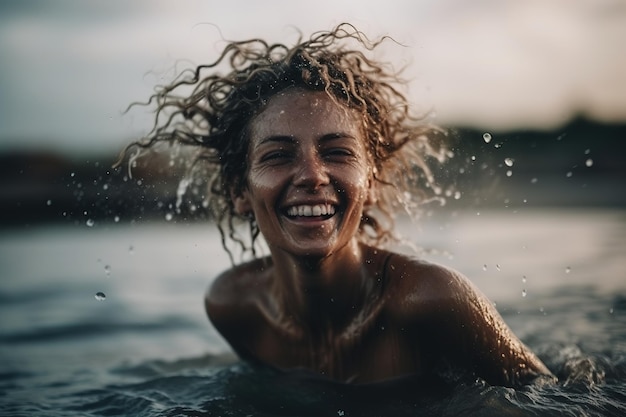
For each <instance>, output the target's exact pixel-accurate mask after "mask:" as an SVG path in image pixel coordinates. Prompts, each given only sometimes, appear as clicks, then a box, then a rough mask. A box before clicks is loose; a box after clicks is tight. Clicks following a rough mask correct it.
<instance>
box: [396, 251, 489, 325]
mask: <svg viewBox="0 0 626 417" xmlns="http://www.w3.org/2000/svg"><path fill="white" fill-rule="evenodd" d="M387 271H388V272H387V273H388V282H389V293H388V296H390V297H391V298H392V299H394V303H392V305H393V306H395V307H396V308H399V309H400V310H399V311H398V312H399V313H403V314H417V313H428V312H431V313H432V312H434V310H441V309H443V308H447V307H448V306H450V305H452V304H454V303H458V302H466V301H467V300H468V299H471V298H481V299H482V298H484V297H483V296H482V294H480V292H479V291H478V290H477V289H476V288H475V287H474V286H473V285H472V283H471V282H470V281H469V279H467V278H466V277H465V276H464V275H462V274H461V273H459V272H458V271H456V270H454V269H452V268H448V267H446V266H443V265H440V264H436V263H431V262H428V261H425V260H422V259H418V258H414V257H409V256H405V255H399V254H394V255H393V256H392V257H391V259H390V261H389V264H388V266H387Z"/></svg>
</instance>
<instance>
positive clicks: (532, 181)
mask: <svg viewBox="0 0 626 417" xmlns="http://www.w3.org/2000/svg"><path fill="white" fill-rule="evenodd" d="M537 181H539V180H538V179H537V178H533V179H531V180H530V183H531V184H537Z"/></svg>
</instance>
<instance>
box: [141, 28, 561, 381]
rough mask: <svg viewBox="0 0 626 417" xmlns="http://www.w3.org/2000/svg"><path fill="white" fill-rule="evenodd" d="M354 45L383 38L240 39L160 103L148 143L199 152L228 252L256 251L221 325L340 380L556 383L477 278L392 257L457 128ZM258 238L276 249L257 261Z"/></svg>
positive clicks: (219, 286)
mask: <svg viewBox="0 0 626 417" xmlns="http://www.w3.org/2000/svg"><path fill="white" fill-rule="evenodd" d="M350 42H353V43H356V44H357V45H358V46H360V47H362V48H361V49H363V48H365V49H366V50H369V49H373V48H375V47H376V46H377V45H378V43H380V42H378V43H370V42H369V41H368V40H367V39H365V38H364V37H363V36H362V34H361V33H359V32H358V31H356V30H354V28H353V27H352V26H350V25H345V24H344V25H340V26H339V27H337V28H336V29H335V30H334V31H331V32H327V33H318V34H315V35H314V36H313V37H312V38H311V39H310V40H308V41H304V42H299V43H298V44H297V45H296V46H294V47H292V48H288V47H287V46H284V45H268V44H266V43H265V42H263V41H261V40H252V41H248V42H240V43H230V44H228V46H227V47H226V48H225V50H224V52H223V54H222V56H221V57H220V58H219V59H218V60H217V61H216V62H215V63H213V64H211V65H208V66H200V67H198V68H197V69H196V71H195V72H194V73H193V75H192V76H191V77H190V78H189V79H182V80H180V81H178V82H177V83H175V84H173V85H171V86H168V87H164V88H163V89H162V90H160V91H158V92H157V93H156V94H155V95H154V96H153V99H155V100H156V101H157V103H158V111H157V121H158V120H159V118H158V115H159V114H167V116H168V117H167V121H166V122H165V123H164V124H162V125H159V123H157V125H156V128H155V130H154V131H153V132H152V133H151V135H150V136H149V137H148V138H147V139H146V141H143V142H141V143H139V145H140V146H144V147H149V146H152V145H154V144H155V143H158V142H163V141H165V142H178V143H183V144H193V145H197V146H198V149H199V150H200V154H199V158H198V163H197V164H196V165H195V167H196V168H198V167H202V169H203V171H202V172H204V173H205V174H206V175H207V176H208V177H209V191H210V193H209V194H210V196H209V197H208V199H207V201H208V204H209V206H210V207H211V209H212V212H213V213H214V215H215V216H216V220H217V222H218V225H219V226H220V231H221V233H222V237H223V242H224V246H225V248H226V250H227V251H228V253H229V254H231V253H232V247H231V248H229V247H228V245H227V244H226V241H227V240H228V239H227V238H228V237H230V238H232V239H231V241H233V242H236V243H238V244H239V245H240V247H241V249H243V250H244V252H246V251H249V252H250V253H251V254H252V258H253V259H252V260H249V261H246V262H244V263H241V264H239V265H234V266H233V267H232V268H230V269H229V270H227V271H225V272H223V273H222V274H221V275H220V276H219V277H217V278H216V279H215V281H214V282H213V284H212V286H211V288H210V291H209V292H208V294H207V296H206V299H205V305H206V310H207V313H208V316H209V318H210V320H211V321H212V323H213V324H214V325H215V327H216V328H217V329H218V331H219V332H220V333H221V334H222V335H223V336H224V338H225V339H226V340H227V341H228V342H229V344H230V345H231V346H232V348H233V349H234V351H235V352H236V353H237V354H238V355H239V356H240V357H241V358H242V359H244V360H247V361H251V362H254V363H259V364H264V365H269V366H272V367H276V368H279V369H304V370H307V371H311V372H313V373H315V374H319V375H323V376H326V377H328V378H331V379H333V380H338V381H344V382H353V383H369V382H378V381H383V380H389V379H393V378H399V377H403V376H417V377H423V378H429V377H430V376H435V375H440V374H442V373H443V372H447V371H449V370H458V371H461V372H463V373H469V374H471V375H473V376H477V377H480V378H483V379H484V380H486V381H487V382H488V383H491V384H497V385H506V386H515V385H519V384H523V383H527V382H530V381H532V380H535V379H536V378H537V377H539V376H546V377H548V378H553V377H552V375H551V373H550V371H549V370H548V369H547V368H546V366H545V365H544V364H543V363H542V362H541V361H540V360H539V359H538V358H537V357H536V356H535V355H534V354H533V353H532V352H531V351H530V350H529V349H528V348H527V347H526V346H524V345H523V343H522V342H521V341H520V340H519V339H518V338H517V337H516V336H515V335H514V334H513V333H512V332H511V331H510V330H509V329H508V327H507V326H506V324H505V323H504V322H503V320H502V319H501V317H500V316H499V314H498V313H497V311H496V310H495V309H494V307H493V306H492V304H491V303H490V302H489V301H488V300H487V299H486V298H485V297H484V296H483V295H482V294H481V293H480V292H479V291H478V290H477V289H475V288H474V287H473V286H472V285H471V283H470V282H469V280H468V279H467V278H465V277H464V276H462V275H461V274H460V273H458V272H456V271H453V270H451V269H449V268H446V267H444V266H441V265H435V264H432V263H428V262H425V261H423V260H420V259H417V258H414V257H408V256H405V255H400V254H397V253H393V252H391V251H389V250H387V249H385V247H386V244H388V243H389V242H391V241H393V238H394V236H393V233H392V231H393V215H394V213H395V212H397V211H398V210H401V209H403V210H414V209H415V207H416V204H415V203H414V202H413V199H415V198H417V199H420V198H421V199H422V200H424V199H426V198H428V194H427V192H426V191H428V190H430V191H433V192H434V193H435V194H437V193H436V190H437V189H436V187H435V185H434V182H433V178H432V174H431V173H430V170H429V168H428V164H427V163H428V162H430V161H431V160H433V159H436V160H439V161H443V160H444V159H445V158H444V156H445V149H443V147H442V146H441V140H442V137H443V136H445V134H444V133H443V132H442V131H441V130H438V129H436V128H432V127H428V126H425V125H424V124H422V123H420V120H419V119H418V118H416V117H413V116H412V115H411V113H410V111H409V108H408V105H407V101H406V98H405V97H404V95H403V94H402V93H400V92H399V90H398V89H397V87H398V86H400V85H401V82H400V80H399V78H398V77H397V75H396V74H393V73H391V72H390V71H389V70H388V69H386V67H385V66H383V65H381V64H380V63H377V62H375V61H372V60H370V59H368V58H367V57H366V56H365V55H364V54H363V53H362V52H361V51H359V50H354V49H348V48H347V44H349V43H350ZM225 63H227V64H229V65H230V69H229V72H228V73H227V74H225V75H220V74H219V73H218V71H217V69H216V67H218V66H220V65H222V64H225ZM207 70H209V71H211V73H210V74H208V75H204V72H205V71H207ZM187 86H193V87H194V90H193V92H192V93H190V94H189V93H188V94H186V95H184V96H179V95H177V94H176V92H177V91H179V90H181V89H184V88H185V87H187ZM200 162H203V164H201V163H200ZM240 220H241V221H243V223H244V224H248V225H249V231H250V238H249V239H248V240H246V238H245V237H243V236H241V235H240V234H239V228H238V227H237V223H238V221H240ZM259 233H260V234H262V236H263V238H264V240H265V242H266V243H267V247H268V248H269V252H270V253H269V256H265V257H258V256H257V252H256V250H255V242H256V239H257V236H258V235H259ZM231 259H232V254H231Z"/></svg>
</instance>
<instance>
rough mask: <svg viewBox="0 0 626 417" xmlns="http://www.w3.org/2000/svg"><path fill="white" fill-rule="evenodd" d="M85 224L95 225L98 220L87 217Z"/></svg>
mask: <svg viewBox="0 0 626 417" xmlns="http://www.w3.org/2000/svg"><path fill="white" fill-rule="evenodd" d="M85 224H86V225H87V227H93V225H94V224H96V222H95V221H94V220H93V219H87V221H86V222H85Z"/></svg>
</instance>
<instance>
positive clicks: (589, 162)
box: [585, 158, 593, 167]
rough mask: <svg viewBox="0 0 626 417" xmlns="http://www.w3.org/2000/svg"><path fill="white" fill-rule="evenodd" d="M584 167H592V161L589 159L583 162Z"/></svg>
mask: <svg viewBox="0 0 626 417" xmlns="http://www.w3.org/2000/svg"><path fill="white" fill-rule="evenodd" d="M585 165H587V166H588V167H590V166H592V165H593V159H591V158H589V159H587V160H586V161H585Z"/></svg>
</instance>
